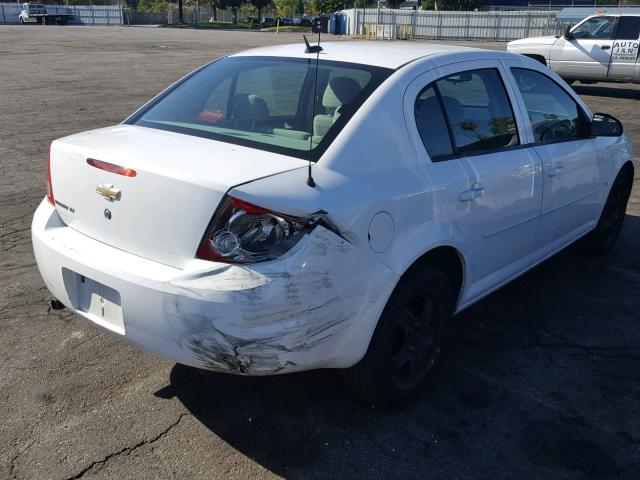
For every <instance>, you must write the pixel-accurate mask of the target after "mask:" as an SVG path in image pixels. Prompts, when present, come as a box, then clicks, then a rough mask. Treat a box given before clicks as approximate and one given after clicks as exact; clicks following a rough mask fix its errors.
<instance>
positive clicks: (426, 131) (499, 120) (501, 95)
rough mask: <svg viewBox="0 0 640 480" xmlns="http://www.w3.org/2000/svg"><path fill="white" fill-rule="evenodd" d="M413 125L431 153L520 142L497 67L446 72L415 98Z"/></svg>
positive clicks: (479, 149) (477, 149) (470, 151)
mask: <svg viewBox="0 0 640 480" xmlns="http://www.w3.org/2000/svg"><path fill="white" fill-rule="evenodd" d="M415 115H416V124H417V127H418V131H419V133H420V137H421V139H422V141H423V143H424V145H425V148H426V149H427V152H429V155H430V156H431V157H432V158H433V157H434V156H435V157H436V159H437V157H445V156H447V155H451V154H465V155H466V154H480V153H483V152H487V151H490V150H496V149H501V148H507V147H512V146H516V145H519V144H520V139H519V137H518V131H517V127H516V120H515V116H514V114H513V109H512V107H511V103H510V102H509V98H508V95H507V91H506V89H505V86H504V84H503V82H502V79H501V77H500V73H499V72H498V70H497V69H494V68H486V69H479V70H470V71H465V72H460V73H456V74H454V75H448V76H446V77H444V78H441V79H440V80H437V81H435V82H434V83H433V84H431V85H429V86H427V87H426V88H425V89H424V90H422V92H420V94H419V95H418V98H417V99H416V104H415Z"/></svg>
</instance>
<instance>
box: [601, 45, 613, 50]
mask: <svg viewBox="0 0 640 480" xmlns="http://www.w3.org/2000/svg"><path fill="white" fill-rule="evenodd" d="M598 46H599V47H600V48H601V49H602V50H609V49H610V48H611V45H598Z"/></svg>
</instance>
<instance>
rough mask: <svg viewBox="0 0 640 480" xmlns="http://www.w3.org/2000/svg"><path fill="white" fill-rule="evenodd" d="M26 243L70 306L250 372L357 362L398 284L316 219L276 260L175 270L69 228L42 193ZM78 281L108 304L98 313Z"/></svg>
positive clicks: (142, 341)
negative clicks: (313, 226) (315, 224)
mask: <svg viewBox="0 0 640 480" xmlns="http://www.w3.org/2000/svg"><path fill="white" fill-rule="evenodd" d="M32 241H33V248H34V253H35V257H36V261H37V263H38V268H39V269H40V273H41V275H42V278H43V280H44V282H45V284H46V286H47V288H48V289H49V290H50V291H51V293H52V294H53V295H55V296H56V297H57V298H58V299H59V300H60V301H61V302H62V303H64V304H65V306H67V307H68V308H71V309H72V310H74V311H75V312H76V313H78V314H80V315H82V316H84V317H85V318H88V319H89V320H91V321H92V322H93V323H95V324H97V325H99V326H101V327H102V328H105V329H107V330H109V331H110V332H111V333H112V334H114V335H116V336H118V337H120V338H122V339H124V340H126V341H127V342H129V343H131V344H133V345H136V346H139V347H141V348H143V349H145V350H148V351H150V352H152V353H155V354H158V355H160V356H163V357H166V358H170V359H172V360H174V361H177V362H179V363H184V364H187V365H192V366H195V367H200V368H206V369H211V370H216V371H224V372H232V373H241V374H249V375H268V374H274V373H283V372H289V371H299V370H308V369H313V368H326V367H328V368H343V367H349V366H351V365H353V364H355V363H356V362H357V361H359V360H360V358H362V356H363V355H364V353H365V352H366V349H367V346H368V344H369V340H370V338H371V335H372V333H373V330H374V328H375V326H376V323H377V320H378V318H379V316H380V313H381V312H382V309H383V308H384V305H385V304H386V300H387V298H388V297H389V295H390V293H391V291H392V289H393V288H394V286H395V284H396V281H397V277H396V276H395V274H393V273H391V272H390V271H389V270H388V269H387V268H386V267H384V266H383V265H382V264H380V263H379V262H377V261H376V260H375V259H374V258H373V257H372V256H371V255H369V254H367V253H365V252H363V251H362V250H361V249H360V248H359V247H356V246H354V245H352V244H350V243H349V242H347V241H345V240H343V239H342V238H340V237H338V236H337V235H335V234H333V233H332V232H330V231H328V230H326V229H324V228H323V227H317V228H316V229H315V230H314V231H313V232H312V233H310V234H309V235H308V236H307V237H305V238H304V239H302V240H301V241H300V242H299V244H298V245H296V247H295V248H294V249H292V250H291V251H290V252H289V253H288V254H287V255H285V256H284V257H282V258H281V259H279V260H277V261H273V262H266V263H258V264H255V265H251V266H230V265H226V264H216V263H211V262H205V261H200V260H193V261H191V262H189V263H188V264H187V265H186V267H185V269H183V270H182V269H176V268H173V267H168V266H165V265H162V264H159V263H157V262H153V261H150V260H146V259H144V258H142V257H138V256H136V255H132V254H129V253H127V252H124V251H122V250H118V249H116V248H113V247H110V246H108V245H106V244H103V243H101V242H99V241H97V240H94V239H92V238H90V237H87V236H85V235H83V234H80V233H78V232H77V231H75V230H73V229H71V228H69V227H67V226H66V225H65V224H64V223H63V222H62V221H61V219H60V217H59V216H58V214H57V212H56V210H55V209H54V208H53V207H52V206H51V205H50V204H49V203H48V202H47V201H46V199H45V200H43V202H42V203H41V204H40V206H39V207H38V209H37V211H36V213H35V216H34V219H33V224H32ZM79 282H82V285H80V283H79ZM87 285H89V286H91V285H98V286H99V288H101V289H102V290H101V293H100V295H101V296H102V297H104V298H105V299H106V303H107V304H108V305H111V306H110V307H109V308H107V312H108V311H109V309H111V310H113V309H114V308H115V309H116V310H117V312H116V313H115V314H114V313H113V311H112V312H111V314H108V313H107V314H106V316H105V313H104V310H105V309H104V306H103V307H102V314H101V313H100V309H99V307H98V310H96V308H95V307H96V305H95V302H92V301H91V299H89V301H88V300H87V298H86V295H84V297H85V298H83V294H82V293H79V292H80V291H81V290H82V289H86V288H88V287H87ZM92 288H94V287H92ZM93 291H94V292H95V291H96V290H95V288H94V290H93Z"/></svg>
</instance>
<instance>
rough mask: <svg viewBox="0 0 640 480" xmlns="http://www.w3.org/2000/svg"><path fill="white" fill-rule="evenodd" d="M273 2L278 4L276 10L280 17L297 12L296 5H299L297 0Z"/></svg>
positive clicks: (276, 0) (275, 0)
mask: <svg viewBox="0 0 640 480" xmlns="http://www.w3.org/2000/svg"><path fill="white" fill-rule="evenodd" d="M273 4H274V5H275V6H276V12H277V13H278V16H280V17H290V16H291V15H293V14H294V13H296V7H297V6H298V1H297V0H274V1H273Z"/></svg>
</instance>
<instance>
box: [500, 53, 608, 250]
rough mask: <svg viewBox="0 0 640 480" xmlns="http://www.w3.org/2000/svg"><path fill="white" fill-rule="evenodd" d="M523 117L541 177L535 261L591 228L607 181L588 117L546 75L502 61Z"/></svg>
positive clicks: (567, 91)
mask: <svg viewBox="0 0 640 480" xmlns="http://www.w3.org/2000/svg"><path fill="white" fill-rule="evenodd" d="M505 64H506V65H509V66H510V71H511V72H512V74H513V83H514V85H515V86H516V88H517V89H518V91H519V93H520V98H519V99H518V101H519V102H521V104H520V105H521V108H523V109H524V110H525V111H526V112H527V116H528V118H529V123H530V125H531V133H532V134H533V141H534V143H533V150H534V151H535V152H536V154H537V155H538V156H539V157H540V159H541V160H542V173H543V178H544V181H543V183H544V185H543V194H542V212H541V215H540V227H539V229H538V233H537V235H536V238H535V242H534V249H535V252H534V254H533V259H534V260H535V261H537V260H539V259H541V258H543V257H545V256H547V255H549V254H551V253H554V252H555V251H557V250H558V249H560V248H562V247H564V246H565V245H567V244H568V243H570V242H571V241H573V240H575V239H576V238H578V237H580V236H581V235H582V234H584V233H585V232H587V231H589V230H590V229H591V228H593V226H594V225H595V224H596V222H597V219H598V215H599V212H600V208H601V206H602V201H603V191H604V188H603V187H604V184H603V182H604V181H606V177H607V171H608V170H607V166H606V165H605V158H606V155H604V154H603V152H602V148H603V144H602V142H600V141H599V139H597V138H592V137H590V136H589V127H590V113H589V112H588V111H587V110H586V109H585V108H583V106H582V105H581V104H580V103H579V102H578V101H577V100H576V99H575V98H574V96H573V95H575V94H572V93H571V89H570V87H568V86H567V85H566V84H564V85H560V84H559V83H558V82H556V80H555V79H553V78H552V77H550V76H549V75H547V73H546V72H543V71H542V70H538V69H534V68H528V67H527V68H525V67H523V66H522V63H519V62H517V61H513V60H508V61H505Z"/></svg>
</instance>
